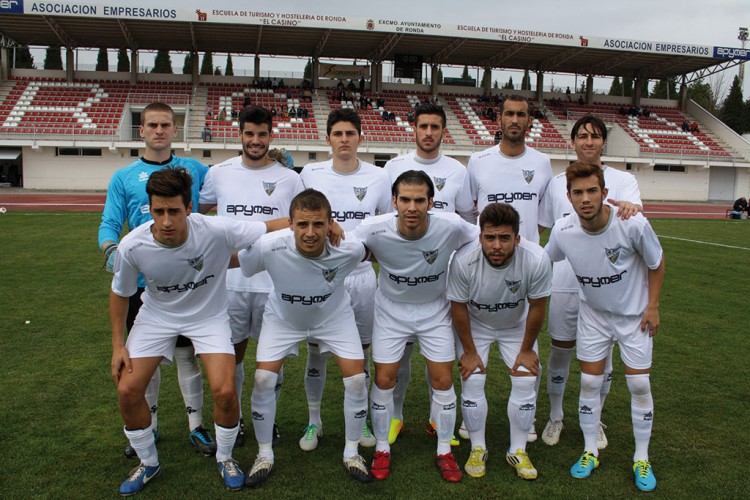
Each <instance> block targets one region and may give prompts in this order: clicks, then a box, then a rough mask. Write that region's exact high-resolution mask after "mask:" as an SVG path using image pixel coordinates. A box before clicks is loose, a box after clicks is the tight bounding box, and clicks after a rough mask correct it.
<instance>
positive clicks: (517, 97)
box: [501, 94, 529, 110]
mask: <svg viewBox="0 0 750 500" xmlns="http://www.w3.org/2000/svg"><path fill="white" fill-rule="evenodd" d="M508 101H513V102H525V103H526V106H527V107H528V105H529V100H528V99H526V98H525V97H524V96H522V95H519V94H511V95H509V96H508V97H506V98H505V99H504V100H503V105H502V107H501V110H504V109H505V103H506V102H508Z"/></svg>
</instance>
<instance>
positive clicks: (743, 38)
mask: <svg viewBox="0 0 750 500" xmlns="http://www.w3.org/2000/svg"><path fill="white" fill-rule="evenodd" d="M747 38H748V29H747V28H742V27H740V29H739V35H738V36H737V39H738V40H739V41H740V42H742V48H743V49H744V48H745V43H746V42H747ZM740 82H741V83H743V84H744V83H745V63H744V62H742V63H740Z"/></svg>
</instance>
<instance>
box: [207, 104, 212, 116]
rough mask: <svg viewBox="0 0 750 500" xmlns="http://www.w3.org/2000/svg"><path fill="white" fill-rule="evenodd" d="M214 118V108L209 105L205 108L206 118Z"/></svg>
mask: <svg viewBox="0 0 750 500" xmlns="http://www.w3.org/2000/svg"><path fill="white" fill-rule="evenodd" d="M213 117H214V107H213V106H211V105H210V104H209V105H208V106H206V118H213Z"/></svg>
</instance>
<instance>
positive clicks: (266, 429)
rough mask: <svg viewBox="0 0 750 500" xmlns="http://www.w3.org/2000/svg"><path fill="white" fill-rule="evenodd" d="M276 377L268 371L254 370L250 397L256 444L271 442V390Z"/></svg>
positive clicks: (273, 404)
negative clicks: (253, 381) (253, 382)
mask: <svg viewBox="0 0 750 500" xmlns="http://www.w3.org/2000/svg"><path fill="white" fill-rule="evenodd" d="M276 379H277V375H276V374H275V373H274V372H272V371H268V370H260V369H256V370H255V387H253V394H252V396H251V397H250V408H251V410H252V417H253V428H254V429H255V439H256V440H257V441H258V444H270V443H271V442H273V423H274V422H275V421H276V398H275V397H274V392H273V388H274V386H275V385H276Z"/></svg>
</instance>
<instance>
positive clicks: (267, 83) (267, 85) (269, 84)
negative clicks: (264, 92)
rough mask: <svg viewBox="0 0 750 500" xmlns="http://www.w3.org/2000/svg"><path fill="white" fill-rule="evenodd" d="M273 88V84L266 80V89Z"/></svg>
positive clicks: (268, 79)
mask: <svg viewBox="0 0 750 500" xmlns="http://www.w3.org/2000/svg"><path fill="white" fill-rule="evenodd" d="M272 86H273V82H272V81H271V79H270V78H266V88H267V89H270V88H271V87H272Z"/></svg>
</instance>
